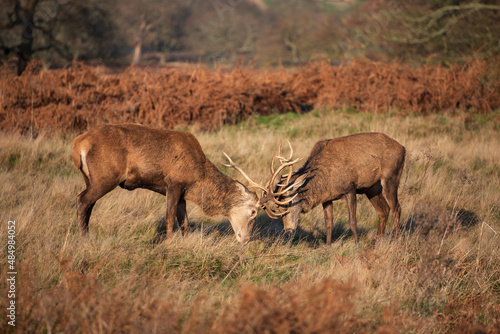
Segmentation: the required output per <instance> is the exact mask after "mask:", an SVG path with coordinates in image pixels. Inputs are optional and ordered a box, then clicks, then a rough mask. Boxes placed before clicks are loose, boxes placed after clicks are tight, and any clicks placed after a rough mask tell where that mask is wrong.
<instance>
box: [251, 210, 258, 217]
mask: <svg viewBox="0 0 500 334" xmlns="http://www.w3.org/2000/svg"><path fill="white" fill-rule="evenodd" d="M256 214H257V210H255V209H252V211H250V215H251V216H252V217H255V215H256Z"/></svg>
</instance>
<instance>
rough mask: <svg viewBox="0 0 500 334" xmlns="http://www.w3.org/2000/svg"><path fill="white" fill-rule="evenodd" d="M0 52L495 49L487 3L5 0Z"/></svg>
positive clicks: (264, 54) (236, 55) (412, 57)
mask: <svg viewBox="0 0 500 334" xmlns="http://www.w3.org/2000/svg"><path fill="white" fill-rule="evenodd" d="M2 9H5V10H2V12H1V13H0V57H1V58H3V59H12V58H16V59H18V60H19V66H20V68H21V69H20V71H19V72H20V73H21V72H22V70H23V69H24V67H25V66H26V64H27V62H28V61H29V60H30V59H31V58H38V59H42V60H44V61H45V62H46V63H47V64H49V65H55V66H57V65H65V64H67V63H68V62H71V61H73V60H75V59H78V60H85V61H88V60H97V61H100V62H103V63H108V64H109V63H110V62H118V63H123V64H129V63H130V62H132V61H134V62H136V63H141V62H142V63H144V62H146V63H163V62H169V61H194V62H198V61H201V62H203V63H206V64H213V63H214V62H215V63H217V64H221V63H226V64H235V63H238V62H242V61H243V62H251V63H252V64H254V65H256V66H276V65H279V64H282V65H287V64H290V65H297V64H304V63H307V62H309V61H311V60H314V59H318V58H321V59H326V60H327V61H329V62H332V63H339V62H341V61H342V60H345V59H351V58H367V59H370V60H382V61H387V60H389V59H393V58H398V59H399V60H400V61H403V62H412V63H425V62H429V61H430V62H441V63H443V64H445V65H448V64H450V63H456V62H463V61H465V60H466V59H470V58H471V57H476V58H488V57H492V56H495V55H498V54H499V51H500V44H499V43H498V40H499V39H500V36H499V33H498V32H499V31H500V5H498V3H497V2H496V1H494V0H491V1H490V0H480V1H476V0H469V1H455V0H442V1H439V0H435V1H423V0H414V1H409V2H408V1H389V0H366V1H356V0H344V1H327V0H324V1H317V0H268V1H264V0H209V1H205V0H203V1H202V0H185V1H166V0H127V1H119V0H110V1H84V0H72V1H66V0H43V1H42V0H29V1H21V0H6V4H5V5H2Z"/></svg>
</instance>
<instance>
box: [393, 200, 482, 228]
mask: <svg viewBox="0 0 500 334" xmlns="http://www.w3.org/2000/svg"><path fill="white" fill-rule="evenodd" d="M477 224H479V217H478V216H477V215H476V213H474V212H473V211H470V210H466V209H463V208H462V209H459V210H453V211H450V210H447V209H445V208H443V207H442V206H439V205H436V204H425V203H419V204H417V205H415V208H414V209H413V211H412V212H411V213H410V215H409V217H408V219H407V220H406V222H405V223H404V224H403V225H402V226H401V229H402V230H403V231H404V232H406V233H408V234H422V235H428V234H429V233H431V232H437V233H439V234H443V233H445V232H446V231H448V232H450V231H454V230H459V229H469V228H472V227H474V226H476V225H477Z"/></svg>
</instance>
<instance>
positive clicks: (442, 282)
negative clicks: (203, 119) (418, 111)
mask: <svg viewBox="0 0 500 334" xmlns="http://www.w3.org/2000/svg"><path fill="white" fill-rule="evenodd" d="M499 119H500V118H499V114H498V113H490V114H488V115H478V116H465V115H454V116H452V115H449V116H444V115H437V114H432V115H428V116H425V117H424V116H417V115H410V116H398V115H393V114H368V113H350V112H348V111H331V110H314V111H312V112H310V113H308V114H305V115H300V116H299V115H297V114H292V113H290V114H284V115H274V116H260V117H254V118H251V119H250V120H249V121H246V122H244V123H240V124H239V125H236V126H228V127H223V128H222V129H220V130H219V131H217V132H212V133H207V132H197V131H195V130H193V132H194V134H195V136H196V137H197V138H198V139H199V141H200V143H201V146H202V147H203V149H204V151H205V153H206V154H207V156H208V157H209V158H210V159H211V160H212V161H213V162H214V163H215V164H216V165H217V166H218V167H219V168H221V170H222V171H223V172H224V173H227V174H229V175H230V176H232V177H234V178H237V179H239V180H241V181H242V182H243V180H242V178H241V176H240V175H239V174H238V173H237V172H236V171H234V170H232V169H228V168H226V167H223V165H222V163H223V162H224V156H223V154H222V151H225V152H227V153H228V154H229V155H230V156H231V157H232V158H233V160H234V161H235V162H236V163H237V164H238V165H240V166H241V167H242V168H243V169H244V170H245V171H247V172H248V174H249V175H250V176H251V177H252V178H254V179H255V180H256V181H257V182H264V181H265V180H266V178H267V177H268V176H269V175H268V173H269V172H268V168H269V166H268V164H269V162H270V159H271V156H272V154H273V152H274V151H275V150H276V149H277V145H278V143H279V141H281V140H284V139H285V138H288V139H289V140H290V142H291V143H292V145H293V147H294V149H295V154H294V156H296V157H307V155H308V153H309V150H310V149H311V148H312V146H313V144H314V143H315V142H316V141H317V140H319V139H322V138H332V137H336V136H341V135H346V134H351V133H356V132H364V131H380V132H384V133H386V134H388V135H389V136H391V137H393V138H395V139H396V140H398V141H399V142H400V143H401V144H403V145H404V146H405V147H406V148H407V152H408V155H407V161H406V166H405V171H404V173H403V176H402V180H401V186H400V201H401V205H402V208H403V214H402V222H403V226H402V232H403V233H402V237H400V238H399V239H397V240H394V239H393V238H392V237H391V234H390V231H391V229H392V226H391V224H389V226H388V228H387V231H386V234H387V237H385V238H383V239H382V240H380V241H378V242H377V243H375V242H374V239H375V234H376V225H377V215H376V213H375V211H374V210H373V208H372V207H371V205H370V203H369V201H368V200H367V199H366V198H365V197H362V196H358V199H359V204H358V227H359V229H360V231H361V239H360V243H361V247H360V249H359V250H358V249H357V248H356V247H355V244H354V241H353V239H352V237H351V235H350V231H349V228H348V224H347V209H346V205H345V203H344V201H338V202H335V205H334V208H335V213H334V218H335V222H334V223H335V227H334V237H333V240H334V242H333V244H332V246H331V247H326V246H325V230H324V222H323V217H322V210H321V209H320V208H316V209H315V210H313V211H312V212H310V213H308V214H306V215H303V216H302V218H301V223H300V230H299V231H297V233H295V235H293V236H291V237H287V236H284V235H283V234H282V230H283V229H282V223H281V221H279V220H271V219H269V218H268V217H267V216H265V214H264V213H261V214H260V215H259V216H258V217H257V221H256V226H255V230H254V240H253V241H252V242H251V243H250V244H248V245H246V246H241V245H239V244H238V243H237V242H236V240H235V237H234V234H233V232H232V230H231V227H230V225H229V223H228V222H227V220H225V219H222V218H220V217H213V218H208V217H204V216H202V215H201V213H200V210H199V209H198V208H195V207H193V205H189V203H188V215H189V217H190V222H191V233H190V234H189V236H187V237H184V238H183V237H182V236H181V234H180V231H177V232H176V234H175V236H174V238H173V239H172V240H169V241H163V242H160V243H158V244H153V243H152V240H153V239H154V238H155V235H156V233H157V229H158V228H161V225H162V223H164V210H165V204H164V197H162V196H160V195H158V194H155V193H153V192H149V191H146V190H136V191H133V192H128V191H126V190H122V189H117V190H114V191H113V192H111V193H110V194H108V195H107V196H105V197H104V198H102V199H101V200H100V201H99V202H98V203H97V205H96V207H95V208H94V212H93V215H92V217H91V221H90V237H89V239H88V240H84V239H82V238H81V237H80V235H79V233H78V226H77V222H76V208H75V197H76V195H77V194H78V193H79V192H81V191H82V190H83V189H84V182H83V179H82V177H81V175H80V173H79V172H78V171H77V170H76V168H75V167H74V166H73V165H72V162H71V158H70V157H71V141H72V139H73V136H72V135H71V136H64V137H59V138H54V137H53V136H50V138H49V136H44V135H43V134H40V135H39V136H38V137H37V138H36V139H30V138H26V137H20V136H18V135H13V134H6V133H3V134H0V184H2V191H1V192H0V214H1V219H0V230H1V231H2V233H1V234H0V235H1V242H2V245H7V233H5V231H7V222H8V220H15V221H16V262H15V265H16V269H17V272H18V276H17V283H16V305H17V310H16V328H15V329H16V330H18V331H19V330H21V331H27V332H45V333H56V332H72V333H95V332H103V333H109V332H153V333H154V332H181V333H191V332H207V331H211V332H214V333H241V332H244V333H261V332H268V333H292V332H294V333H307V332H316V333H323V332H333V331H339V332H378V333H393V332H394V333H396V332H410V333H432V332H464V333H468V332H474V331H479V332H490V333H498V332H500V322H499V320H498V318H499V315H500V247H499V245H500V124H499ZM188 130H189V129H188ZM74 135H76V134H74ZM165 149H168V148H167V147H166V148H165ZM2 253H3V255H2V261H1V262H0V272H2V280H1V283H0V286H1V287H2V289H1V290H2V294H5V291H6V289H7V282H6V280H5V277H4V275H5V273H6V272H7V255H6V254H7V253H6V246H2ZM7 303H8V299H7V298H6V296H5V295H4V296H2V298H0V309H1V310H3V311H2V312H3V313H6V307H7ZM6 321H7V318H6V316H5V315H2V317H1V320H0V329H1V331H2V332H13V331H14V328H13V327H10V326H8V325H7V322H6Z"/></svg>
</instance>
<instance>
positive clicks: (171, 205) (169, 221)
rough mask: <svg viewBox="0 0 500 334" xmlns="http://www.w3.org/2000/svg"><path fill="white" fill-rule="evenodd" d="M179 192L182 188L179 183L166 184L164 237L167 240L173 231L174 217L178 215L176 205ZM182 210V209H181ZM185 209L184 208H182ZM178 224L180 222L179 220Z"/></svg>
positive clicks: (178, 199)
mask: <svg viewBox="0 0 500 334" xmlns="http://www.w3.org/2000/svg"><path fill="white" fill-rule="evenodd" d="M181 192H182V188H181V186H180V185H177V184H168V185H167V191H166V197H167V209H166V213H165V221H166V225H167V226H166V227H167V231H166V234H165V238H166V239H167V240H168V239H169V238H171V237H172V235H173V233H174V224H175V217H176V216H177V217H179V216H178V212H179V211H178V205H179V201H180V198H181ZM181 211H182V210H181ZM184 211H185V210H184ZM181 220H182V222H183V224H184V219H183V218H181ZM179 224H180V222H179Z"/></svg>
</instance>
